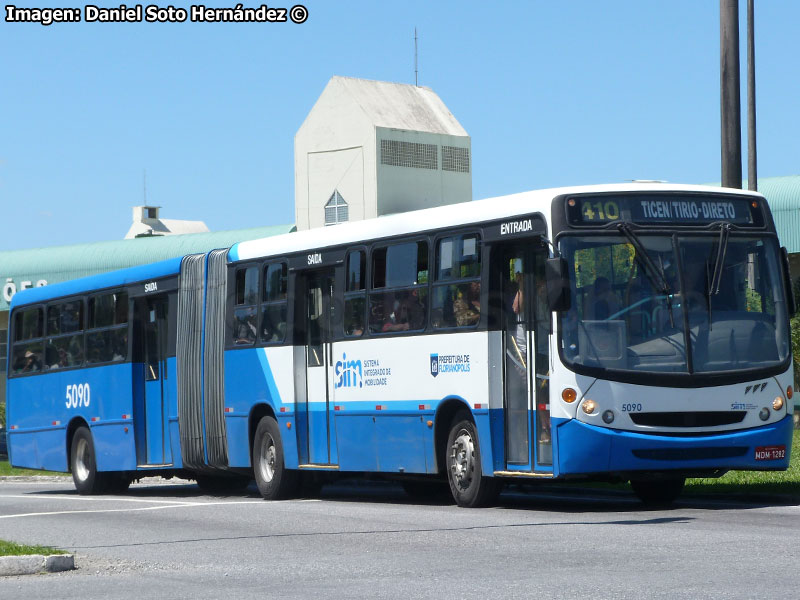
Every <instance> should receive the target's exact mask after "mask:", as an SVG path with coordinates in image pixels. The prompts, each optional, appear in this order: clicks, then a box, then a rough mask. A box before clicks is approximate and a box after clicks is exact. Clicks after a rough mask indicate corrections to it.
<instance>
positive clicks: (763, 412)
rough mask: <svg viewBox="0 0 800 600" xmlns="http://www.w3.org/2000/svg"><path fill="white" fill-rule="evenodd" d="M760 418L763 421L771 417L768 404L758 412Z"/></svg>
mask: <svg viewBox="0 0 800 600" xmlns="http://www.w3.org/2000/svg"><path fill="white" fill-rule="evenodd" d="M758 418H759V419H761V420H762V421H766V420H767V419H769V409H768V408H767V407H766V406H765V407H764V408H762V409H761V411H760V412H759V413H758Z"/></svg>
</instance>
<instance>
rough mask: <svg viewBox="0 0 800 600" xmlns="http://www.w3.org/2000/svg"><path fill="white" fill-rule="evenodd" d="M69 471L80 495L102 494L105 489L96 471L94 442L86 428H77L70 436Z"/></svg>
mask: <svg viewBox="0 0 800 600" xmlns="http://www.w3.org/2000/svg"><path fill="white" fill-rule="evenodd" d="M70 469H71V470H72V481H73V482H74V483H75V489H76V490H78V493H79V494H81V495H91V494H102V493H103V492H104V491H105V489H106V485H105V484H106V480H105V477H104V476H103V474H102V473H98V471H97V462H96V461H95V453H94V441H93V440H92V434H91V432H90V431H89V429H87V428H86V427H78V429H76V430H75V435H73V436H72V447H71V450H70Z"/></svg>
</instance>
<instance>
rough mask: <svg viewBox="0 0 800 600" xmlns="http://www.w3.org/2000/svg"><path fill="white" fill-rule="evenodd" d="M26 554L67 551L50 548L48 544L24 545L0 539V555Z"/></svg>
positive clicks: (47, 554)
mask: <svg viewBox="0 0 800 600" xmlns="http://www.w3.org/2000/svg"><path fill="white" fill-rule="evenodd" d="M28 554H43V555H45V556H49V555H51V554H69V553H68V552H65V551H64V550H59V549H58V548H51V547H50V546H26V545H25V544H17V543H16V542H7V541H6V540H0V556H26V555H28Z"/></svg>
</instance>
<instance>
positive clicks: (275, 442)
mask: <svg viewBox="0 0 800 600" xmlns="http://www.w3.org/2000/svg"><path fill="white" fill-rule="evenodd" d="M284 465H285V463H284V460H283V445H282V444H281V434H280V429H279V428H278V423H277V421H275V419H273V418H272V417H262V419H261V421H259V422H258V428H257V429H256V435H255V439H254V440H253V473H254V475H255V478H256V484H257V485H258V491H259V492H260V493H261V496H262V497H263V498H264V499H266V500H281V499H283V498H288V497H289V496H291V495H292V494H293V493H294V492H295V491H296V489H297V482H298V477H297V472H296V471H290V470H288V469H287V468H286V467H285V466H284Z"/></svg>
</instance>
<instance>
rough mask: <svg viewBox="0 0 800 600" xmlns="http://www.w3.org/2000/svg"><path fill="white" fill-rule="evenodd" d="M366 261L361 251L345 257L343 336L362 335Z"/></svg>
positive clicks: (364, 308)
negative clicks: (345, 278) (345, 279)
mask: <svg viewBox="0 0 800 600" xmlns="http://www.w3.org/2000/svg"><path fill="white" fill-rule="evenodd" d="M366 263H367V259H366V256H365V254H364V251H363V250H355V251H353V252H350V253H349V254H348V255H347V281H346V285H345V293H344V319H343V325H344V334H345V335H346V336H348V337H359V336H361V335H363V333H364V315H365V313H366V306H367V300H366V288H367V286H366V283H367V282H366V270H367V266H366Z"/></svg>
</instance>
